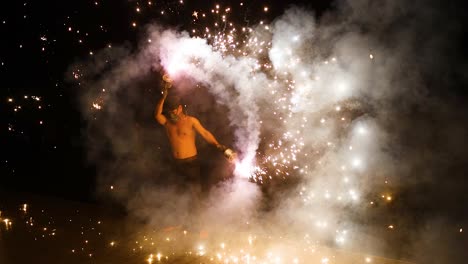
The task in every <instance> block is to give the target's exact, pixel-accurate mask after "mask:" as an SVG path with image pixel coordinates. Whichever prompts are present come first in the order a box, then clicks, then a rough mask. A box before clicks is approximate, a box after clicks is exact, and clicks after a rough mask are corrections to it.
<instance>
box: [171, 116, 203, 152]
mask: <svg viewBox="0 0 468 264" xmlns="http://www.w3.org/2000/svg"><path fill="white" fill-rule="evenodd" d="M165 128H166V133H167V136H168V137H169V142H170V143H171V148H172V155H173V157H174V158H176V159H186V158H190V157H193V156H196V155H197V148H196V146H195V129H194V128H193V122H192V117H191V116H187V115H184V116H182V117H181V118H180V120H179V121H178V122H176V123H172V122H170V121H168V122H166V125H165Z"/></svg>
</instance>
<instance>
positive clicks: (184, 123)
mask: <svg viewBox="0 0 468 264" xmlns="http://www.w3.org/2000/svg"><path fill="white" fill-rule="evenodd" d="M163 80H164V82H165V83H164V87H163V90H162V96H161V99H160V100H159V101H158V103H157V105H156V111H155V118H156V120H157V121H158V123H159V124H161V125H163V126H164V128H165V129H166V133H167V136H168V138H169V143H170V145H171V149H172V156H173V158H174V162H175V168H176V170H177V172H178V173H179V175H180V176H182V177H184V181H185V182H186V183H193V184H190V186H191V188H196V190H194V189H192V192H195V193H194V194H195V195H196V197H199V195H200V165H199V163H198V160H197V147H196V146H195V135H196V133H198V134H200V135H201V136H202V138H203V139H204V140H205V141H206V142H208V143H209V144H211V145H213V146H215V147H216V148H217V149H218V150H219V151H221V152H222V153H223V154H224V156H225V157H226V158H227V159H228V160H230V161H232V160H234V159H235V157H236V155H235V153H234V152H233V151H232V150H231V149H229V148H227V147H226V146H224V145H221V144H219V142H218V141H217V140H216V138H215V137H214V136H213V134H211V132H210V131H208V130H206V129H205V128H204V127H203V126H202V125H201V123H200V121H199V120H198V119H197V118H195V117H193V116H189V115H187V114H186V113H185V111H184V106H183V105H182V103H181V102H180V99H179V98H178V97H173V98H169V99H168V100H167V102H165V101H166V98H167V95H168V89H169V88H170V87H171V86H172V80H171V79H170V78H169V77H168V76H167V75H164V76H163ZM164 106H165V107H164ZM163 108H165V109H167V111H166V112H165V114H163Z"/></svg>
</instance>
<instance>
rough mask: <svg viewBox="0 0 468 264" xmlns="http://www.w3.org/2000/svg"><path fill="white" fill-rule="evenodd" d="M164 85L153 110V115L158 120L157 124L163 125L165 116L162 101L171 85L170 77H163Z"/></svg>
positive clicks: (165, 120)
mask: <svg viewBox="0 0 468 264" xmlns="http://www.w3.org/2000/svg"><path fill="white" fill-rule="evenodd" d="M163 79H164V81H165V82H164V86H163V89H162V96H161V99H159V101H158V103H157V104H156V109H155V111H154V117H155V118H156V120H157V121H158V123H159V124H161V125H165V124H166V122H167V118H166V117H165V116H164V115H163V113H162V112H163V106H164V101H165V100H166V98H167V94H168V93H169V88H170V87H171V85H172V83H171V79H169V78H164V77H163Z"/></svg>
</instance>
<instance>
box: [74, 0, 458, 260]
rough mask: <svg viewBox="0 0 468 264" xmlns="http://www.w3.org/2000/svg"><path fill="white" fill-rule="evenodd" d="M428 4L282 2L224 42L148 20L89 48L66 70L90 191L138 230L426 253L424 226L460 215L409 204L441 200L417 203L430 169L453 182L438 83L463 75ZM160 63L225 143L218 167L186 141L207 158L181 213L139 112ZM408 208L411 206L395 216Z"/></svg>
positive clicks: (158, 131) (173, 182) (454, 149)
mask: <svg viewBox="0 0 468 264" xmlns="http://www.w3.org/2000/svg"><path fill="white" fill-rule="evenodd" d="M439 8H441V7H439V6H435V5H429V4H428V3H423V2H422V1H412V2H411V3H408V2H407V1H396V2H395V1H392V2H384V3H378V4H377V3H374V2H372V1H365V0H361V1H344V2H339V5H338V7H336V8H335V10H334V11H330V12H329V13H325V14H323V15H322V16H321V17H320V19H319V20H317V19H316V17H315V16H314V15H313V14H312V13H311V12H310V11H309V10H304V9H302V8H298V7H291V8H290V9H288V10H286V11H285V13H284V14H283V15H282V16H281V17H279V18H277V19H276V20H275V21H273V22H272V23H271V24H269V25H265V24H261V25H256V26H254V27H251V28H250V32H249V33H244V34H239V35H235V34H234V35H232V36H233V37H237V38H238V39H234V40H232V39H230V35H229V34H227V35H220V36H222V40H219V39H218V40H216V41H213V40H212V39H211V40H207V39H204V38H195V37H191V36H190V35H189V34H188V33H187V32H183V31H182V32H180V31H176V30H172V29H167V28H164V27H163V26H161V25H149V26H148V28H147V35H146V36H145V37H144V41H142V43H141V44H140V46H139V48H138V49H137V50H136V51H133V52H128V49H126V48H113V49H112V50H104V51H102V52H101V53H100V54H97V55H96V56H95V58H94V60H93V61H92V62H83V63H79V64H76V65H74V66H73V67H72V71H73V73H74V74H77V75H75V77H76V78H77V79H78V81H79V82H80V88H79V89H82V91H83V92H82V93H81V94H82V99H83V100H82V103H83V116H84V117H85V119H86V120H87V121H89V122H88V123H89V127H88V130H87V135H88V139H89V141H88V143H89V149H90V160H91V161H93V162H95V163H96V164H97V165H98V168H99V175H100V178H99V188H100V189H99V191H100V193H106V194H109V193H111V194H112V195H111V196H112V197H114V198H117V200H118V201H120V202H122V203H123V204H124V205H125V207H126V209H127V210H129V212H130V213H131V214H133V215H136V216H137V217H139V218H141V219H143V220H145V221H146V222H147V223H149V224H150V225H152V226H154V225H159V226H167V225H184V224H187V223H186V222H187V221H199V222H201V223H202V225H204V226H205V228H211V231H217V232H222V233H229V232H232V233H237V232H244V231H245V230H249V232H251V233H258V234H263V233H269V234H270V235H271V234H277V235H279V236H281V235H286V234H288V235H290V236H291V238H292V239H293V240H295V238H297V239H296V240H299V241H303V242H304V241H306V240H307V241H309V240H313V241H319V245H322V246H327V247H337V248H341V249H346V250H353V251H357V252H366V253H373V254H381V255H386V256H389V257H395V258H409V259H413V260H421V261H425V260H427V258H428V256H426V255H424V256H423V255H422V254H421V251H422V249H421V247H422V245H425V244H426V243H428V242H427V240H431V239H434V237H432V236H429V237H428V236H427V235H425V234H426V233H425V232H428V231H427V230H426V228H429V229H430V228H434V229H435V230H437V231H436V232H441V229H442V228H443V227H446V226H453V228H451V229H450V230H449V231H447V232H449V233H447V234H445V235H444V239H446V240H450V241H452V240H451V238H453V237H455V236H457V235H458V234H457V232H459V230H460V228H459V227H458V226H457V225H460V224H461V223H460V222H456V221H452V220H450V218H449V217H451V216H452V215H451V214H452V212H453V211H447V212H445V213H446V214H447V216H446V218H445V217H444V216H439V217H438V218H437V219H435V218H431V217H428V215H426V214H427V213H426V212H424V210H430V211H431V212H441V210H439V209H437V207H436V206H429V207H427V206H424V205H422V204H420V201H424V203H423V204H433V202H434V201H433V200H432V199H436V198H434V197H438V196H437V195H434V196H432V195H433V194H430V193H428V192H430V191H433V190H435V189H436V188H435V186H437V185H439V184H440V182H441V178H440V177H442V176H445V175H446V174H455V175H454V177H455V178H457V177H460V176H459V175H458V174H457V173H456V172H454V170H455V168H456V167H457V166H461V163H460V162H461V161H460V159H461V157H464V154H466V150H464V149H463V148H461V147H459V146H458V145H457V141H456V139H457V138H462V137H464V136H466V135H467V133H466V132H467V131H466V128H465V126H463V125H460V123H459V122H460V121H461V120H462V119H463V118H462V116H463V115H462V114H459V115H455V116H450V113H452V112H453V111H454V110H455V109H456V108H457V107H461V106H460V104H459V102H457V100H455V99H453V97H451V94H450V92H444V93H443V94H442V95H441V94H440V93H439V91H441V90H443V89H451V88H453V87H454V86H456V85H457V84H458V83H457V81H463V78H464V77H463V76H462V75H459V73H456V74H455V75H454V76H456V78H455V79H449V78H448V76H450V74H451V73H450V71H449V70H448V69H447V68H446V67H448V66H449V64H455V65H458V66H461V65H460V64H461V61H458V60H457V59H454V57H452V56H453V54H452V53H451V50H450V46H449V45H450V43H452V41H454V38H457V37H458V35H457V34H458V33H459V32H458V31H457V30H455V29H454V28H453V27H454V25H456V22H455V20H451V19H449V15H446V14H445V13H444V12H442V11H441V10H439ZM442 10H444V11H448V12H452V11H454V10H451V9H442ZM441 22H443V23H444V24H442V23H441ZM446 27H447V28H446ZM220 38H221V37H220ZM465 67H466V65H465ZM78 70H79V71H78ZM163 72H167V73H168V74H169V75H170V76H171V77H172V78H173V79H174V86H175V87H174V88H172V90H171V93H179V94H181V95H182V97H183V98H185V99H186V100H187V101H188V105H189V109H190V110H191V111H192V112H191V113H193V114H194V115H197V116H198V117H199V118H200V119H201V120H202V121H203V122H202V123H203V124H204V125H205V126H206V127H207V128H208V129H209V130H210V131H212V132H213V134H214V135H215V136H217V137H218V139H219V140H220V141H221V142H222V143H224V144H227V145H232V146H233V147H234V148H235V149H236V151H238V153H239V161H238V162H237V164H236V165H235V168H232V167H231V166H230V165H229V164H227V162H225V161H224V160H222V158H221V155H220V154H218V153H211V152H212V149H210V147H209V146H206V144H205V145H203V144H204V143H203V142H198V143H199V145H200V146H201V147H200V148H201V151H200V152H201V153H203V152H207V153H208V154H206V156H205V158H208V159H213V160H214V161H213V162H205V169H204V172H205V174H206V175H205V176H206V179H207V180H206V182H207V186H208V187H206V188H205V189H204V193H205V194H206V197H205V199H204V204H203V205H202V209H201V210H200V211H197V212H196V214H195V215H194V214H192V213H191V207H192V204H191V202H192V201H191V199H190V196H189V195H186V193H187V192H186V189H184V185H183V183H180V182H177V175H174V173H173V171H172V169H171V167H170V166H168V165H167V164H168V163H170V158H168V153H169V146H168V143H167V139H166V136H165V134H164V131H163V129H162V128H161V127H159V126H158V125H157V124H156V122H154V121H153V112H154V106H155V103H156V101H157V99H158V98H159V96H160V95H159V89H160V88H159V83H160V81H161V80H160V77H159V76H161V74H162V73H163ZM81 74H82V75H83V77H81ZM435 75H437V76H435ZM438 76H440V77H438ZM457 78H458V79H457ZM434 87H436V88H434ZM465 108H466V107H463V108H462V109H461V111H459V112H460V113H463V111H465V110H466V109H465ZM433 125H436V126H437V127H438V128H443V129H444V130H443V131H440V130H437V129H438V128H434V127H433ZM452 133H454V134H452ZM451 135H454V137H452V138H451ZM444 138H447V139H448V142H446V141H445V140H443V139H444ZM434 152H435V153H434ZM216 154H218V156H216ZM458 173H459V172H458ZM231 174H234V177H233V178H229V175H231ZM226 176H228V178H229V179H224V180H223V178H225V177H226ZM247 178H250V181H248V180H247ZM418 186H419V187H418ZM421 186H424V188H427V189H424V188H423V187H421ZM452 187H453V186H452V185H451V184H448V185H443V188H447V189H450V188H452ZM409 190H413V191H409ZM399 195H401V198H400V197H399ZM429 197H433V198H432V199H431V198H429ZM437 199H438V198H437ZM446 200H447V201H451V200H452V199H446ZM439 202H441V203H442V201H439ZM412 209H414V210H421V211H418V212H411V215H412V216H409V215H408V216H405V214H407V213H408V212H409V211H411V210H412ZM458 209H459V208H458V207H455V208H454V209H453V210H455V211H456V210H458ZM419 216H421V219H413V217H415V218H419ZM465 217H466V216H465ZM187 219H190V220H187ZM373 221H374V222H373ZM428 226H429V227H428ZM434 229H433V230H434ZM397 234H398V235H397ZM454 239H455V238H454ZM421 241H423V242H424V243H421ZM304 243H305V242H304ZM448 244H450V243H448ZM271 247H275V245H274V243H272V246H271ZM447 252H448V251H447V250H446V249H444V248H442V249H440V250H438V251H437V254H438V256H439V259H440V262H439V263H443V262H445V261H448V260H457V258H458V257H459V256H454V255H450V254H448V253H447Z"/></svg>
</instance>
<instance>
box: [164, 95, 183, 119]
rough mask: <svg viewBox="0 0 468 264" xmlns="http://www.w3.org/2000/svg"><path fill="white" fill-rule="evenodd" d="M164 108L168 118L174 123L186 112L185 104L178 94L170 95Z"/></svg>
mask: <svg viewBox="0 0 468 264" xmlns="http://www.w3.org/2000/svg"><path fill="white" fill-rule="evenodd" d="M164 108H165V113H166V116H167V118H169V120H170V121H171V122H173V123H176V122H177V121H179V119H180V117H181V115H182V114H184V106H183V104H182V101H181V100H180V97H178V96H171V97H168V98H167V99H166V102H165V103H164Z"/></svg>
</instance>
